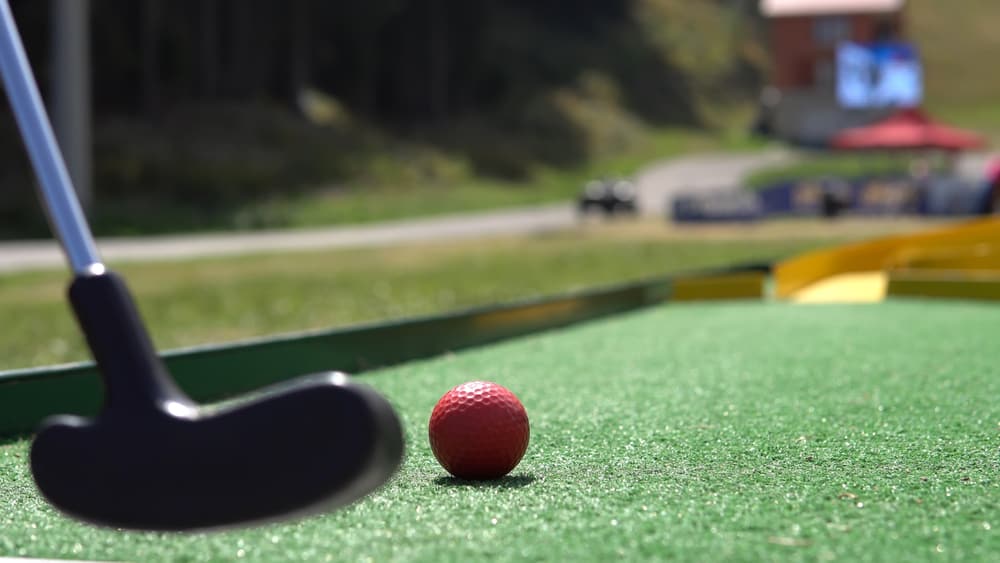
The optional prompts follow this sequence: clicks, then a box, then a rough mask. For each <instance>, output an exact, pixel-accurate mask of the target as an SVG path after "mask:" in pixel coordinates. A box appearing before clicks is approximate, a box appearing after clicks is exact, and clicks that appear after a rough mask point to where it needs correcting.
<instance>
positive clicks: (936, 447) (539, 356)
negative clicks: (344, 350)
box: [0, 301, 1000, 561]
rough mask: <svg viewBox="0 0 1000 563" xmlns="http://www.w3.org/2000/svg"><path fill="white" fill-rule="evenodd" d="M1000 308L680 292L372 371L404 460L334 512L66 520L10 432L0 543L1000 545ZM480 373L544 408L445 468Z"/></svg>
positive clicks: (422, 551) (365, 554)
mask: <svg viewBox="0 0 1000 563" xmlns="http://www.w3.org/2000/svg"><path fill="white" fill-rule="evenodd" d="M998 329H1000V308H998V307H996V306H986V305H980V304H975V303H962V302H951V303H940V302H933V303H932V302H923V301H893V302H888V303H883V304H879V305H853V306H840V305H838V306H792V305H776V304H760V303H727V304H697V305H683V304H676V305H667V306H663V307H659V308H656V309H653V310H647V311H643V312H639V313H635V314H631V315H626V316H619V317H615V318H611V319H607V320H604V321H600V322H595V323H589V324H585V325H579V326H576V327H571V328H568V329H564V330H560V331H555V332H550V333H546V334H541V335H536V336H533V337H527V338H523V339H519V340H513V341H509V342H505V343H502V344H499V345H495V346H491V347H488V348H482V349H478V350H472V351H468V352H465V353H462V354H458V355H454V356H448V357H443V358H438V359H434V360H428V361H422V362H415V363H411V364H408V365H404V366H401V367H398V368H394V369H390V370H385V371H382V372H378V373H372V374H369V375H366V376H364V381H366V382H368V383H370V384H372V385H374V386H376V387H377V388H378V389H380V390H381V391H383V392H384V393H385V394H386V395H387V396H388V397H389V398H390V400H392V401H393V403H394V404H395V405H396V406H397V407H398V409H399V411H400V414H401V415H402V417H403V419H404V424H405V427H406V429H407V434H408V448H407V459H406V461H405V463H404V466H403V469H402V471H401V473H400V474H399V475H398V477H397V478H395V479H394V480H393V481H391V482H390V483H389V484H388V485H387V486H386V487H385V488H383V489H382V490H380V491H379V492H377V493H376V494H374V495H372V496H371V497H369V498H367V499H366V500H364V501H362V502H360V503H358V504H356V505H354V506H352V507H349V508H347V509H344V510H341V511H339V512H336V513H333V514H329V515H325V516H321V517H315V518H311V519H308V520H304V521H300V522H296V523H291V524H283V525H274V526H269V527H264V528H256V529H250V530H242V531H235V532H227V533H223V534H213V535H189V536H176V535H162V534H136V533H120V532H115V531H106V530H97V529H92V528H89V527H86V526H82V525H79V524H75V523H73V522H70V521H68V520H66V519H64V518H62V517H60V516H59V515H57V514H56V513H54V512H53V511H52V510H51V509H50V508H48V507H47V506H46V505H45V504H43V503H42V502H41V501H40V500H39V498H38V497H37V496H36V494H35V492H34V490H33V487H32V484H31V480H30V476H29V474H28V473H27V471H26V469H25V461H26V459H25V458H26V454H27V444H26V442H23V441H15V442H9V443H7V444H5V445H3V446H0V484H2V490H0V502H2V505H3V507H4V510H3V511H2V513H0V527H2V531H3V533H2V534H0V554H3V555H22V556H25V555H26V556H33V557H68V558H91V559H117V560H161V561H166V560H171V561H188V560H191V561H200V560H206V561H207V560H220V559H247V560H250V559H253V560H268V561H278V560H281V561H294V560H302V561H323V560H347V561H364V560H375V561H387V560H405V561H469V560H483V561H484V560H490V561H494V560H565V561H570V560H612V559H625V560H642V559H657V560H664V559H667V560H691V561H721V560H776V559H781V560H792V561H796V560H797V561H827V560H831V561H832V560H843V561H921V560H927V561H930V560H958V559H961V560H970V561H974V560H982V561H986V560H990V559H991V558H992V557H995V556H996V554H997V553H1000V537H998V535H997V534H998V531H997V528H1000V516H998V514H1000V510H998V509H1000V453H998V446H1000V402H998V401H997V399H996V398H997V397H1000V378H998V377H997V366H998V365H1000V349H998V347H997V346H996V334H997V333H998ZM478 378H484V379H491V380H494V381H497V382H499V383H501V384H503V385H505V386H507V387H509V388H510V389H512V390H513V391H514V392H515V393H517V394H518V395H519V396H520V397H521V399H522V401H523V402H524V404H525V406H526V408H527V410H528V414H529V416H530V417H531V423H532V427H531V431H532V437H531V443H530V445H529V448H528V452H527V454H526V456H525V458H524V460H523V461H522V463H521V465H520V466H519V467H518V468H517V469H515V471H514V472H513V473H512V474H511V475H510V476H509V477H507V478H506V479H504V480H501V481H498V482H494V483H488V484H475V483H468V482H463V481H458V480H455V479H452V478H449V477H448V476H447V475H446V474H445V472H444V471H443V470H442V469H441V468H440V467H439V466H438V465H437V464H436V462H435V461H434V459H433V457H432V455H431V453H430V448H429V446H428V443H427V437H426V428H427V427H426V425H427V419H428V417H429V415H430V412H431V409H432V407H433V405H434V403H435V402H436V400H437V399H438V397H440V395H441V394H443V393H444V392H445V391H446V390H447V389H448V388H450V387H451V386H453V385H455V384H458V383H460V382H463V381H466V380H470V379H478ZM247 447H251V448H252V447H253V443H252V442H250V443H247ZM261 455H264V452H261ZM275 486H279V485H278V484H275ZM247 494H253V491H247ZM994 560H995V559H994Z"/></svg>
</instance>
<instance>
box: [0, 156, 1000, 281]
mask: <svg viewBox="0 0 1000 563" xmlns="http://www.w3.org/2000/svg"><path fill="white" fill-rule="evenodd" d="M794 158H795V155H794V153H792V152H789V151H784V150H770V151H764V152H756V153H719V154H703V155H692V156H685V157H681V158H676V159H673V160H668V161H666V162H662V163H657V164H653V165H651V166H648V167H646V168H645V169H643V170H642V171H641V172H640V173H639V174H637V176H636V184H637V186H638V191H639V208H640V212H641V213H642V214H643V215H647V216H654V217H666V216H667V213H668V210H669V204H670V202H671V200H672V198H673V197H674V196H675V195H677V194H679V193H682V192H689V191H708V190H733V189H738V188H739V183H740V181H741V179H742V178H743V177H745V176H746V175H747V174H749V173H750V172H752V171H753V170H755V169H757V168H759V167H762V166H772V165H775V164H781V163H785V162H790V161H792V160H793V159H794ZM987 159H988V156H987V155H985V154H972V155H968V156H966V157H964V158H963V159H962V160H961V161H960V163H959V170H960V172H961V173H962V174H963V175H967V176H969V177H981V174H982V171H983V170H984V169H985V166H986V162H987ZM576 221H577V217H576V214H575V208H574V205H573V204H570V203H565V204H557V205H548V206H541V207H530V208H521V209H506V210H502V211H492V212H485V213H470V214H462V215H455V216H446V217H432V218H425V219H415V220H407V221H396V222H388V223H378V224H372V225H361V226H347V227H330V228H323V229H308V230H295V231H254V232H238V233H221V234H205V235H184V236H162V237H144V238H106V239H101V240H99V241H98V246H99V248H100V251H101V255H102V256H103V258H104V259H105V260H106V261H108V262H109V263H112V264H113V263H115V262H118V261H134V260H142V261H152V260H175V259H183V258H196V257H210V256H225V255H238V254H250V253H255V252H280V251H282V250H307V249H320V248H345V247H372V246H384V245H392V244H399V243H401V242H421V241H440V240H452V239H473V238H483V237H492V236H498V235H516V234H532V233H541V232H547V231H557V230H563V229H566V228H569V227H571V226H573V225H574V224H575V223H576ZM65 267H66V266H65V261H64V259H63V256H62V253H61V251H60V249H59V247H58V246H57V245H56V243H55V242H52V241H21V242H0V272H14V271H23V270H35V269H46V268H65Z"/></svg>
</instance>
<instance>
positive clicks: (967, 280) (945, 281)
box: [887, 271, 1000, 301]
mask: <svg viewBox="0 0 1000 563" xmlns="http://www.w3.org/2000/svg"><path fill="white" fill-rule="evenodd" d="M887 293H888V295H889V296H891V297H893V296H894V297H930V298H943V299H972V300H983V301H1000V277H997V276H984V275H969V274H968V273H961V272H919V273H918V272H905V271H901V272H891V273H890V274H889V286H888V288H887Z"/></svg>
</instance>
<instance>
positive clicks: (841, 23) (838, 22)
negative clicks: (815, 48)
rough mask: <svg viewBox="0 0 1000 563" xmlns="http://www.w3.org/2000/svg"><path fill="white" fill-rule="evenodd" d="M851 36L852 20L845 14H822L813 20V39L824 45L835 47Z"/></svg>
mask: <svg viewBox="0 0 1000 563" xmlns="http://www.w3.org/2000/svg"><path fill="white" fill-rule="evenodd" d="M850 38H851V20H849V19H848V18H847V17H845V16H822V17H818V18H816V19H814V20H813V41H815V42H816V44H817V45H820V46H822V47H833V46H834V45H836V44H837V43H840V42H841V41H844V40H847V39H850Z"/></svg>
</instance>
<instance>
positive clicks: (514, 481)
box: [434, 475, 535, 489]
mask: <svg viewBox="0 0 1000 563" xmlns="http://www.w3.org/2000/svg"><path fill="white" fill-rule="evenodd" d="M534 482H535V476H534V475H507V476H506V477H502V478H500V479H494V480H492V481H469V480H467V479H459V478H457V477H452V476H451V475H448V476H446V477H438V478H437V479H434V484H435V485H441V486H442V487H469V488H472V489H520V488H521V487H527V486H528V485H530V484H532V483H534Z"/></svg>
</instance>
